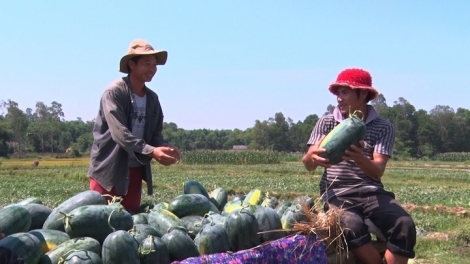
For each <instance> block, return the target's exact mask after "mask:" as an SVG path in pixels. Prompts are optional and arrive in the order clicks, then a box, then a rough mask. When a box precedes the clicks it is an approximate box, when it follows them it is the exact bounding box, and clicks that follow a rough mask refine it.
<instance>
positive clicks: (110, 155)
mask: <svg viewBox="0 0 470 264" xmlns="http://www.w3.org/2000/svg"><path fill="white" fill-rule="evenodd" d="M145 89H146V95H147V103H146V113H145V116H146V118H145V132H144V138H143V139H139V138H136V137H135V136H134V135H133V134H132V132H131V128H132V126H131V124H132V123H131V122H132V115H133V112H134V111H133V109H134V107H133V103H134V102H133V99H132V92H131V91H132V90H131V87H130V84H129V81H128V77H123V78H121V79H118V80H117V81H115V82H113V83H111V84H110V85H109V86H108V87H107V88H106V89H105V91H104V92H103V94H102V97H101V102H100V108H99V111H98V115H97V117H96V120H95V124H94V127H93V145H92V148H91V154H90V166H89V169H88V177H91V178H93V179H95V180H96V181H97V182H98V183H99V184H100V185H101V186H102V187H103V188H105V189H106V190H107V191H111V189H112V188H113V187H115V191H116V193H117V194H118V195H125V194H126V193H127V189H128V186H129V167H128V155H135V157H136V158H137V160H138V161H140V162H141V163H142V165H145V175H144V176H143V180H145V181H146V182H147V192H148V194H149V195H151V194H153V187H152V173H151V168H150V162H151V161H152V158H150V157H149V156H147V154H150V153H151V152H152V151H153V149H154V148H155V147H159V146H166V145H168V143H167V142H166V141H165V140H164V139H163V136H162V129H163V113H162V109H161V105H160V101H159V100H158V96H157V94H156V93H155V92H153V91H152V90H150V89H149V88H147V87H146V88H145Z"/></svg>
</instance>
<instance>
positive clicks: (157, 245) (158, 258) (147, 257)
mask: <svg viewBox="0 0 470 264" xmlns="http://www.w3.org/2000/svg"><path fill="white" fill-rule="evenodd" d="M139 255H140V263H141V264H155V263H159V264H169V263H170V253H169V252H168V249H167V248H166V245H165V243H163V241H162V239H161V238H159V237H155V236H152V235H149V236H148V237H147V238H145V239H144V240H143V241H142V242H141V243H140V246H139Z"/></svg>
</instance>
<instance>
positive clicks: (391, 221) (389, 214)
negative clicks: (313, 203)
mask: <svg viewBox="0 0 470 264" xmlns="http://www.w3.org/2000/svg"><path fill="white" fill-rule="evenodd" d="M394 198H395V197H394V195H393V194H390V195H388V194H377V193H374V194H372V195H361V196H360V197H359V196H357V197H353V196H351V195H349V196H347V197H335V198H333V199H330V200H329V203H330V204H332V205H334V206H336V207H341V208H344V209H346V210H345V211H344V212H343V214H342V215H341V222H342V224H343V225H344V227H345V229H344V234H345V237H346V241H347V242H348V246H349V248H350V249H354V248H357V247H360V246H362V245H364V244H366V243H369V242H370V241H371V235H370V233H369V231H368V226H367V225H366V224H365V223H364V219H365V218H369V219H370V220H371V221H372V222H373V223H374V224H375V225H376V226H377V228H379V229H380V230H381V231H382V234H383V235H384V236H385V238H386V239H387V249H388V250H389V251H390V252H392V253H395V254H397V255H400V256H404V257H407V258H414V257H415V252H414V247H415V245H416V227H415V224H414V222H413V219H412V218H411V216H410V215H409V214H408V213H407V212H406V211H405V209H403V207H401V205H400V204H399V203H398V201H397V200H395V199H394ZM325 210H328V206H327V205H325Z"/></svg>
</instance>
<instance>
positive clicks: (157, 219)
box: [148, 209, 182, 237]
mask: <svg viewBox="0 0 470 264" xmlns="http://www.w3.org/2000/svg"><path fill="white" fill-rule="evenodd" d="M148 224H149V225H151V226H152V227H154V228H155V229H156V230H157V232H158V236H159V237H162V236H163V235H165V234H166V233H167V231H168V229H169V228H170V227H176V226H182V223H181V219H180V218H178V217H177V216H176V215H175V214H173V213H172V212H170V211H168V210H166V209H153V210H151V211H150V213H149V217H148Z"/></svg>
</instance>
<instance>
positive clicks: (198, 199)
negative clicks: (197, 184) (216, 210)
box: [168, 193, 211, 218]
mask: <svg viewBox="0 0 470 264" xmlns="http://www.w3.org/2000/svg"><path fill="white" fill-rule="evenodd" d="M210 209H211V202H210V201H209V199H208V198H207V197H205V196H204V195H202V194H197V193H192V194H181V195H178V196H176V197H175V198H173V200H172V201H171V202H170V203H169V204H168V211H170V212H172V213H173V214H175V215H176V216H178V217H179V218H181V217H184V216H187V215H200V216H203V215H205V214H206V213H208V212H209V211H210Z"/></svg>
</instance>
